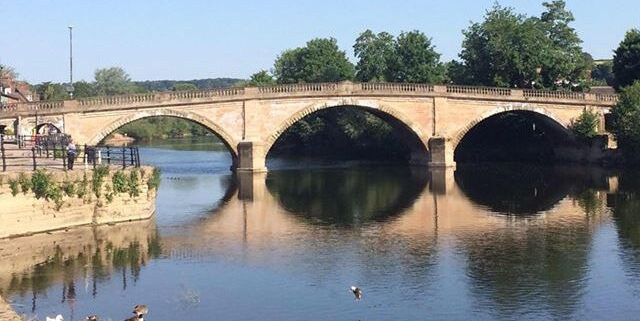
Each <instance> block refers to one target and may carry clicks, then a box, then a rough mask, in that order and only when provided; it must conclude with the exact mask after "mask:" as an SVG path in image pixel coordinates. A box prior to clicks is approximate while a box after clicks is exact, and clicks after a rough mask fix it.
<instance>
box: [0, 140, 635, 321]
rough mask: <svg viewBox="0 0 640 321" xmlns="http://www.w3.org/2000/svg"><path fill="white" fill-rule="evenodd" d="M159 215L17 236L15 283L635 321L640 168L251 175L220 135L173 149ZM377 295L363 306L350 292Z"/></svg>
mask: <svg viewBox="0 0 640 321" xmlns="http://www.w3.org/2000/svg"><path fill="white" fill-rule="evenodd" d="M141 156H142V157H143V159H144V160H145V161H146V162H147V163H149V164H153V165H156V166H159V167H161V168H162V170H163V181H162V185H161V187H160V190H159V192H158V200H157V212H156V215H155V217H154V218H153V219H152V220H148V221H141V222H131V223H125V224H117V225H113V226H100V227H95V228H90V227H87V228H79V229H72V230H69V231H66V232H64V231H63V232H55V233H51V234H41V235H35V236H31V237H24V238H18V239H12V240H0V253H2V252H5V253H18V257H17V258H16V259H15V260H12V261H11V262H6V261H3V262H1V263H0V291H2V294H3V296H5V297H7V298H8V299H9V300H11V302H12V305H13V307H14V308H15V309H16V310H17V311H19V312H20V313H24V314H26V315H28V316H37V317H38V318H39V319H44V316H45V315H55V314H57V313H61V314H63V315H64V316H65V320H84V317H85V316H86V315H88V314H98V315H99V316H100V317H101V320H122V319H124V318H125V317H129V316H130V311H131V308H132V306H133V305H134V304H136V303H145V304H147V305H148V306H149V307H150V313H149V315H148V316H147V318H146V319H148V320H153V321H162V320H167V321H168V320H363V321H364V320H462V319H470V318H474V319H476V320H494V319H501V320H515V319H533V320H560V319H561V320H565V319H579V320H603V319H609V320H630V319H638V318H640V317H638V316H639V315H640V199H639V198H638V192H640V175H638V173H634V172H610V171H604V170H598V169H589V168H579V167H575V166H573V167H535V166H501V167H492V166H459V168H458V169H457V170H455V171H453V170H448V171H431V172H430V171H426V170H424V169H420V168H405V167H388V166H387V167H374V166H347V165H344V164H343V165H340V164H311V163H305V162H295V163H292V162H285V161H279V160H272V161H270V162H269V163H268V166H269V168H270V169H271V171H270V172H269V173H268V174H262V175H252V176H241V177H235V176H233V175H232V174H231V172H230V171H229V166H230V165H231V159H230V157H229V155H228V153H227V152H226V150H224V148H223V146H221V145H214V144H212V143H206V144H205V143H203V142H202V141H192V142H187V141H180V142H156V143H154V144H153V146H147V147H145V148H143V149H142V150H141ZM352 284H357V285H359V286H361V287H362V288H363V291H364V296H363V299H362V300H361V301H355V300H354V299H353V296H352V295H351V294H350V293H349V291H348V287H349V286H350V285H352Z"/></svg>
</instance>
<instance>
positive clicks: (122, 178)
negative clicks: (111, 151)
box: [111, 170, 129, 194]
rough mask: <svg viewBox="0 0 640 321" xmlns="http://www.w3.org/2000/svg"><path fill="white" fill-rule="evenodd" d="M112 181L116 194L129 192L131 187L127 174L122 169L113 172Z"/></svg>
mask: <svg viewBox="0 0 640 321" xmlns="http://www.w3.org/2000/svg"><path fill="white" fill-rule="evenodd" d="M111 183H113V192H114V193H116V194H119V193H124V192H127V191H128V189H129V181H128V179H127V175H125V174H124V173H123V172H122V171H120V170H119V171H117V172H115V173H114V174H113V177H111Z"/></svg>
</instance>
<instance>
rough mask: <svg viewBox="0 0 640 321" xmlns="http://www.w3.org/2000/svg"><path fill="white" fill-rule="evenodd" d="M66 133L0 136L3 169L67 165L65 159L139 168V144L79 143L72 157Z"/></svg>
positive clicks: (63, 166) (51, 167)
mask: <svg viewBox="0 0 640 321" xmlns="http://www.w3.org/2000/svg"><path fill="white" fill-rule="evenodd" d="M67 145H68V136H60V137H46V138H45V137H40V138H38V137H31V136H5V135H0V159H1V161H2V163H1V166H2V167H1V168H2V171H3V172H6V171H9V170H15V171H20V170H34V171H35V170H37V169H42V168H47V169H62V170H66V169H67V168H68V166H67V165H68V164H67V161H68V159H69V157H73V159H74V161H76V162H79V161H80V160H81V161H82V163H81V164H78V165H83V166H92V167H94V168H95V167H96V166H97V165H100V164H106V165H112V166H121V167H122V168H123V169H124V168H127V167H140V152H139V150H138V147H129V146H111V145H105V146H89V145H82V146H79V147H78V148H77V149H76V153H75V154H74V155H73V156H69V154H68V149H67Z"/></svg>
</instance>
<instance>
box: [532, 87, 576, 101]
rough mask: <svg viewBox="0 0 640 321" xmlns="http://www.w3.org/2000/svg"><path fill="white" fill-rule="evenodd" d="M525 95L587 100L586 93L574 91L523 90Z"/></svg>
mask: <svg viewBox="0 0 640 321" xmlns="http://www.w3.org/2000/svg"><path fill="white" fill-rule="evenodd" d="M523 94H524V97H535V98H556V99H575V100H582V99H585V98H586V97H585V94H584V93H582V92H572V91H555V90H534V89H525V90H523Z"/></svg>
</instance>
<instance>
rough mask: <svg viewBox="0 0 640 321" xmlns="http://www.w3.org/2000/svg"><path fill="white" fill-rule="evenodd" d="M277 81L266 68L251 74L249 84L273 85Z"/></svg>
mask: <svg viewBox="0 0 640 321" xmlns="http://www.w3.org/2000/svg"><path fill="white" fill-rule="evenodd" d="M275 83H276V80H275V79H273V76H271V75H270V74H269V72H268V71H266V70H260V71H258V72H256V73H255V74H253V75H251V78H249V81H248V82H247V84H248V85H249V86H266V85H273V84H275Z"/></svg>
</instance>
